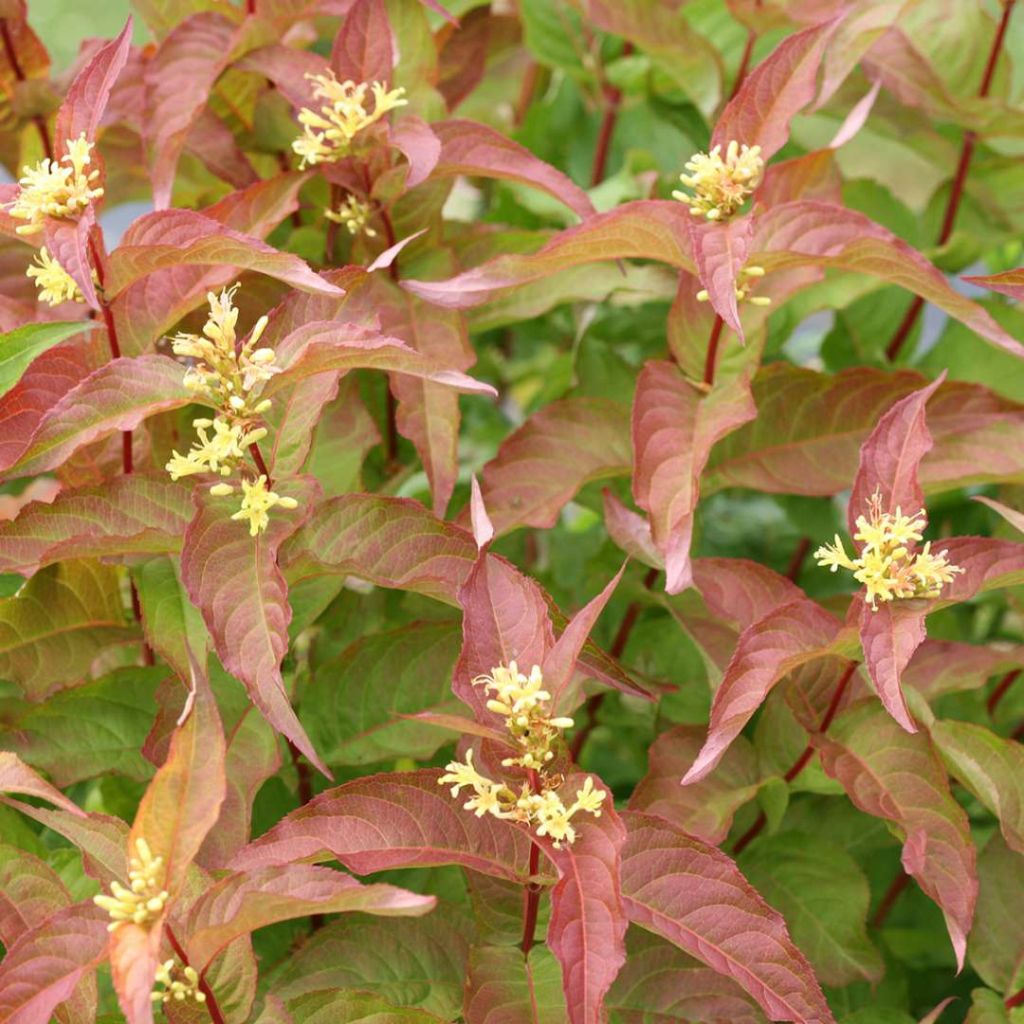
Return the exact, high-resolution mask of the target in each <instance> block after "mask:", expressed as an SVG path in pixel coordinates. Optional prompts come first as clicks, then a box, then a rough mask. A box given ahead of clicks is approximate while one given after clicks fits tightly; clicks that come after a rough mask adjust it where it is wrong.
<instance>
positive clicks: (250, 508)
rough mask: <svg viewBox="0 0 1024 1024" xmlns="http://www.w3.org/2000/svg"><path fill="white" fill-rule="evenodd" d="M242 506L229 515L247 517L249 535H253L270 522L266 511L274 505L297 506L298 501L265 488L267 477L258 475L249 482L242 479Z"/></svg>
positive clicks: (237, 517)
mask: <svg viewBox="0 0 1024 1024" xmlns="http://www.w3.org/2000/svg"><path fill="white" fill-rule="evenodd" d="M242 493H243V495H244V497H243V498H242V507H241V508H240V509H239V510H238V511H237V512H236V513H235V514H234V515H233V516H232V517H231V518H232V519H248V520H249V535H250V536H252V537H255V536H256V535H257V534H258V533H262V532H263V531H264V530H265V529H266V528H267V525H268V524H269V523H270V517H269V516H268V515H267V512H269V511H270V509H272V508H273V507H274V506H275V505H280V506H281V508H297V507H298V504H299V503H298V502H297V501H296V500H295V499H294V498H282V497H281V496H280V495H279V494H275V493H274V492H273V491H268V490H267V478H266V477H265V476H262V475H261V476H259V477H257V479H256V480H255V481H253V482H252V483H250V482H249V481H248V480H243V481H242Z"/></svg>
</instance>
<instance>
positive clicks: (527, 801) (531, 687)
mask: <svg viewBox="0 0 1024 1024" xmlns="http://www.w3.org/2000/svg"><path fill="white" fill-rule="evenodd" d="M473 683H474V685H477V686H483V687H484V689H485V691H486V692H488V693H491V694H493V696H492V697H490V698H489V699H488V700H487V707H488V708H489V709H490V710H491V711H493V712H494V713H495V714H498V715H501V716H502V717H503V718H504V719H505V725H506V728H507V729H508V731H509V733H510V734H511V736H512V740H513V742H514V744H515V745H516V746H517V747H518V748H519V749H520V751H521V753H520V755H519V756H518V757H509V758H505V760H503V761H502V762H501V763H502V767H505V768H512V767H519V768H526V769H527V770H528V771H530V772H532V773H534V775H533V778H534V780H535V785H531V784H530V782H523V783H522V784H521V786H520V789H519V791H518V792H516V791H515V790H514V789H512V788H511V787H510V786H508V785H507V784H506V783H504V782H495V781H494V780H493V779H489V778H487V776H485V775H481V774H480V772H479V771H477V769H476V767H475V766H474V764H473V751H472V750H470V751H469V752H468V753H467V754H466V760H465V762H464V763H463V762H462V761H452V762H450V763H449V764H448V765H447V766H446V767H445V774H444V775H442V776H441V777H440V778H439V779H438V784H439V785H447V784H449V783H450V784H451V785H452V796H458V795H459V793H460V791H461V790H462V789H470V790H472V795H471V796H470V798H469V799H468V800H467V801H466V803H464V804H463V805H462V806H463V808H464V809H465V810H467V811H473V813H474V814H476V816H477V817H478V818H481V817H483V816H484V815H485V814H490V815H492V816H493V817H495V818H504V819H511V820H514V821H521V822H524V823H526V824H528V825H530V826H531V827H532V828H533V829H535V830H536V832H537V835H539V836H548V837H550V838H551V840H552V841H553V842H554V845H555V846H556V847H561V845H562V844H563V843H570V844H571V843H572V842H573V841H574V840H575V838H576V830H575V829H574V828H573V826H572V824H571V821H572V817H573V815H575V814H577V813H579V812H580V811H586V812H588V813H590V814H593V815H594V817H600V816H601V803H602V801H603V800H604V798H605V793H604V791H603V790H599V789H594V783H593V780H592V779H589V778H588V779H587V780H586V782H585V783H584V785H583V788H582V789H580V790H578V791H577V793H576V800H575V801H574V802H573V803H572V804H570V805H569V806H568V807H566V805H565V803H564V802H563V800H562V798H561V797H560V796H559V794H558V792H557V786H558V783H559V782H560V779H558V778H552V777H551V776H550V775H549V773H548V766H549V763H550V762H551V761H552V760H553V758H554V752H553V751H552V749H551V747H552V745H553V744H554V742H555V741H556V740H557V739H558V738H559V737H560V735H561V732H562V730H563V729H568V728H571V727H572V724H573V721H572V719H571V718H556V717H552V716H551V713H550V708H549V702H550V700H551V694H550V693H548V692H547V690H545V689H544V688H543V686H544V678H543V676H542V674H541V670H540V667H539V666H537V665H534V667H533V669H532V670H531V672H530V674H529V675H528V676H526V675H523V673H522V672H520V671H519V668H518V666H517V665H516V663H515V662H514V661H513V662H510V663H509V664H508V666H504V665H499V666H498V667H497V668H494V669H492V670H491V672H490V674H489V675H483V676H478V677H477V678H476V679H474V680H473Z"/></svg>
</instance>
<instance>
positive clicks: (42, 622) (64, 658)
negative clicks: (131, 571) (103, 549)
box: [0, 561, 138, 700]
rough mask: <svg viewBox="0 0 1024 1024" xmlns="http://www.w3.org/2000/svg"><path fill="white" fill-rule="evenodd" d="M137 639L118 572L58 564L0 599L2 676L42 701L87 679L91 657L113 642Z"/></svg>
mask: <svg viewBox="0 0 1024 1024" xmlns="http://www.w3.org/2000/svg"><path fill="white" fill-rule="evenodd" d="M137 635H138V632H137V630H136V629H135V628H134V627H133V626H129V625H128V624H127V622H126V619H125V612H124V607H123V604H122V598H121V587H120V575H119V573H118V571H117V569H115V568H114V567H113V566H109V565H101V564H99V563H98V562H85V561H81V562H79V561H68V562H60V563H58V564H57V565H51V566H48V567H47V568H45V569H43V570H41V571H40V572H38V573H36V575H35V576H33V577H32V579H30V580H29V581H28V583H26V584H25V586H24V587H22V588H21V590H19V591H18V593H17V594H15V595H14V596H13V597H8V598H4V599H3V600H0V678H5V679H10V680H11V681H12V682H15V683H17V684H18V685H19V686H21V688H22V689H23V690H24V692H25V694H26V695H27V696H28V697H29V699H30V700H39V699H41V698H42V697H44V696H46V694H47V693H50V692H52V691H53V690H55V689H58V688H59V687H60V686H61V685H62V684H64V683H70V682H77V681H78V680H80V679H82V678H84V677H85V676H86V675H88V673H89V667H90V665H91V664H92V662H93V659H94V658H95V657H96V656H97V655H98V654H99V653H100V652H101V651H105V650H108V649H109V647H110V645H111V644H116V643H125V642H128V641H131V640H133V639H134V638H135V637H137Z"/></svg>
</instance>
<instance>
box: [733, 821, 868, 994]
mask: <svg viewBox="0 0 1024 1024" xmlns="http://www.w3.org/2000/svg"><path fill="white" fill-rule="evenodd" d="M739 864H740V867H741V869H742V870H743V873H744V874H745V875H746V876H747V878H748V879H749V880H750V881H751V882H752V883H753V885H754V886H755V888H756V889H757V890H758V892H760V893H761V895H762V896H764V898H765V899H766V900H768V902H769V903H771V904H772V906H774V907H775V908H776V909H777V910H779V911H780V912H781V913H782V916H783V917H784V918H785V919H786V924H787V925H789V929H790V932H791V933H792V935H793V941H794V942H795V943H796V944H797V945H798V946H799V947H800V949H801V950H802V951H803V952H804V953H806V954H807V958H808V959H809V960H810V961H811V964H812V966H813V967H814V970H815V972H816V973H817V975H818V977H819V978H820V979H821V981H822V982H823V983H824V984H826V985H848V984H850V983H851V982H854V981H870V982H872V983H875V982H878V981H880V980H881V978H882V974H883V965H882V958H881V956H880V955H879V953H878V951H877V950H876V949H875V948H874V946H872V944H871V942H870V940H869V939H868V937H867V933H866V931H865V927H864V923H865V918H866V917H867V912H868V903H869V902H870V899H871V892H870V889H869V888H868V882H867V879H866V878H865V877H864V875H863V873H862V872H861V870H860V868H859V867H858V866H857V862H856V861H855V860H854V859H853V858H852V857H851V856H850V855H849V854H848V853H846V851H845V850H843V849H842V847H840V846H836V845H835V844H834V843H831V842H829V841H828V840H825V839H821V838H819V837H817V836H813V835H807V834H804V833H797V832H786V833H782V834H779V835H774V836H767V837H763V838H762V839H760V840H759V841H758V842H757V843H755V844H753V845H752V846H751V847H749V848H748V849H747V850H746V851H745V852H744V854H743V856H742V857H741V858H740V861H739Z"/></svg>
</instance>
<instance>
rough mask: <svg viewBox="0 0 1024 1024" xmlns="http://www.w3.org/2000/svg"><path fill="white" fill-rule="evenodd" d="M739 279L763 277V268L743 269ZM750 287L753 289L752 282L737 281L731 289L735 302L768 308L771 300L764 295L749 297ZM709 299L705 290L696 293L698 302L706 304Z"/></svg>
mask: <svg viewBox="0 0 1024 1024" xmlns="http://www.w3.org/2000/svg"><path fill="white" fill-rule="evenodd" d="M740 277H741V278H751V277H753V278H758V277H764V267H754V266H751V267H744V268H743V269H742V270H741V271H740ZM752 287H753V282H752V281H749V280H739V281H737V282H736V284H735V285H734V286H733V289H734V291H735V292H736V301H737V302H749V303H750V304H751V305H752V306H770V305H771V304H772V300H771V299H769V298H768V297H767V296H765V295H751V294H750V289H751V288H752ZM709 297H710V296H709V295H708V293H707V291H706V290H701V291H699V292H697V301H698V302H707V301H708V299H709Z"/></svg>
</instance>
